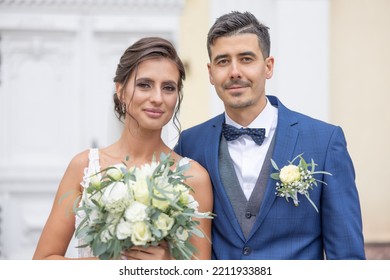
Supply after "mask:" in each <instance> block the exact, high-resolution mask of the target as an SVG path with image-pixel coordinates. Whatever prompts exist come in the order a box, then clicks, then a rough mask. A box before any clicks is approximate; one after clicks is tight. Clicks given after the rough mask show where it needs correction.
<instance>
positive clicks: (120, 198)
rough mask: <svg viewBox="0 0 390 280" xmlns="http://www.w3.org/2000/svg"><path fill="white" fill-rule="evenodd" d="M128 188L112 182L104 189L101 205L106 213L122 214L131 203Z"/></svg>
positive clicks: (122, 184)
mask: <svg viewBox="0 0 390 280" xmlns="http://www.w3.org/2000/svg"><path fill="white" fill-rule="evenodd" d="M132 199H133V198H132V196H131V194H130V191H129V188H128V186H127V185H126V184H124V183H123V182H113V183H111V184H110V185H109V186H107V187H106V188H105V189H104V193H103V196H102V199H101V201H102V203H103V205H104V206H105V207H106V209H107V211H109V212H112V213H119V212H122V211H123V210H124V209H125V208H126V207H127V206H128V205H129V204H130V202H131V201H132Z"/></svg>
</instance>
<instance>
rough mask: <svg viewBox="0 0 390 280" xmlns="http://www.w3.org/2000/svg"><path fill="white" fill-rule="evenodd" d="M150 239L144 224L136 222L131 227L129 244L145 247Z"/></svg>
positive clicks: (147, 228) (148, 231) (150, 235)
mask: <svg viewBox="0 0 390 280" xmlns="http://www.w3.org/2000/svg"><path fill="white" fill-rule="evenodd" d="M151 239H152V234H151V232H150V230H149V227H148V225H147V224H146V223H145V222H136V223H134V224H133V227H132V234H131V242H133V244H134V245H136V246H138V245H145V244H146V243H148V242H149V241H151Z"/></svg>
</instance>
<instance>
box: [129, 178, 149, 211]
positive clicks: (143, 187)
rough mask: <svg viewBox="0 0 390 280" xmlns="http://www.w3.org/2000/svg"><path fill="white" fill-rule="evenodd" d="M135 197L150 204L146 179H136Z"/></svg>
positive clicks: (134, 185) (134, 186) (133, 188)
mask: <svg viewBox="0 0 390 280" xmlns="http://www.w3.org/2000/svg"><path fill="white" fill-rule="evenodd" d="M132 190H133V195H134V199H135V200H136V201H138V202H141V203H143V204H145V205H149V203H150V202H149V189H148V184H147V183H146V181H145V180H140V181H136V182H135V183H134V184H133V185H132Z"/></svg>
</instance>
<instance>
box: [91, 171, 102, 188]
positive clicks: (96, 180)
mask: <svg viewBox="0 0 390 280" xmlns="http://www.w3.org/2000/svg"><path fill="white" fill-rule="evenodd" d="M90 183H91V185H92V186H94V187H95V188H99V187H100V185H101V181H100V178H99V176H98V175H96V174H95V175H93V176H92V177H91V179H90Z"/></svg>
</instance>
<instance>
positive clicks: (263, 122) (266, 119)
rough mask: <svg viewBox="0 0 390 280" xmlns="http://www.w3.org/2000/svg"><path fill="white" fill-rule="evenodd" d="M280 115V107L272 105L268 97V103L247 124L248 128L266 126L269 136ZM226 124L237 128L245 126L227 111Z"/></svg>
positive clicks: (266, 135)
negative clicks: (232, 117) (233, 118)
mask: <svg viewBox="0 0 390 280" xmlns="http://www.w3.org/2000/svg"><path fill="white" fill-rule="evenodd" d="M277 116H278V109H277V108H275V107H274V106H272V104H271V102H270V101H269V100H268V98H267V104H266V105H265V107H264V109H263V111H261V113H260V114H259V115H258V116H257V117H256V118H255V119H254V120H253V121H252V122H251V123H250V124H249V125H248V126H247V128H265V137H268V135H269V133H270V131H271V127H272V126H273V124H274V123H275V122H274V120H275V118H277ZM225 122H226V124H229V125H232V126H234V127H237V128H241V127H243V126H242V125H240V124H238V123H237V122H235V121H233V120H232V119H231V118H230V117H229V116H228V115H227V114H226V112H225Z"/></svg>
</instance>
